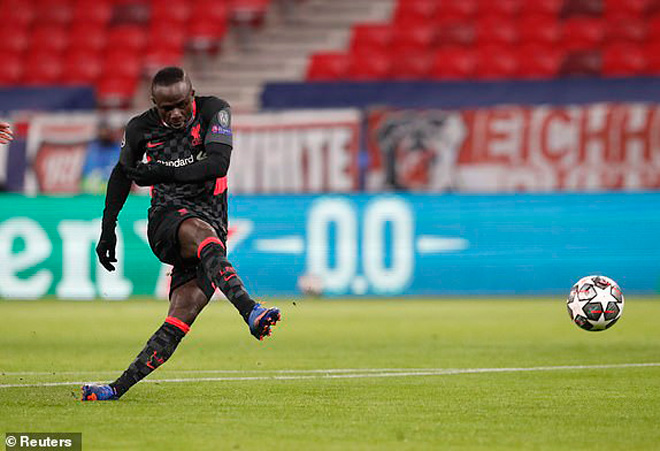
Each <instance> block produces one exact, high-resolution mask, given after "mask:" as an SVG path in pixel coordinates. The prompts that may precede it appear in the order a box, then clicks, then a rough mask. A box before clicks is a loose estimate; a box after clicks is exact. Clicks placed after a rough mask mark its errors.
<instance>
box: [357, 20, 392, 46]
mask: <svg viewBox="0 0 660 451" xmlns="http://www.w3.org/2000/svg"><path fill="white" fill-rule="evenodd" d="M393 28H394V27H393V26H392V25H390V24H382V23H360V24H356V25H353V32H352V34H351V51H352V52H363V53H368V52H384V51H386V50H387V49H388V48H389V46H390V43H391V42H392V33H393Z"/></svg>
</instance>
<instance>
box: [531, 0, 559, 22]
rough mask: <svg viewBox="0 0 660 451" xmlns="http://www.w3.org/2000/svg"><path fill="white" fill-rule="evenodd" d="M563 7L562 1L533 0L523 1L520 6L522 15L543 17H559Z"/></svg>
mask: <svg viewBox="0 0 660 451" xmlns="http://www.w3.org/2000/svg"><path fill="white" fill-rule="evenodd" d="M563 6H564V0H533V1H529V0H527V1H524V2H523V3H522V5H521V6H520V14H522V15H537V14H538V15H543V16H550V17H555V18H556V17H559V14H560V13H561V10H562V8H563Z"/></svg>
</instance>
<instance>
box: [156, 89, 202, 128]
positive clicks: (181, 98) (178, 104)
mask: <svg viewBox="0 0 660 451" xmlns="http://www.w3.org/2000/svg"><path fill="white" fill-rule="evenodd" d="M194 96H195V91H194V90H193V89H192V87H191V86H190V85H189V84H188V83H186V82H185V81H181V82H179V83H175V84H173V85H170V86H155V87H154V90H153V94H152V97H151V100H152V101H153V102H154V104H155V105H156V110H158V114H159V115H160V118H161V119H162V120H163V122H165V123H166V124H167V125H168V126H169V127H172V128H183V127H185V126H186V124H187V123H188V121H189V120H190V118H191V117H192V109H193V98H194Z"/></svg>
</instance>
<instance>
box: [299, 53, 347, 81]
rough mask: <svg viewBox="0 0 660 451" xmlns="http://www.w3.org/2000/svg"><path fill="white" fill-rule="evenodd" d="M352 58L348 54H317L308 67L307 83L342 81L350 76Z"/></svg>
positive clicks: (313, 56)
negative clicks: (349, 68) (349, 69)
mask: <svg viewBox="0 0 660 451" xmlns="http://www.w3.org/2000/svg"><path fill="white" fill-rule="evenodd" d="M349 61H350V58H349V56H348V55H347V54H346V53H340V52H323V53H315V54H314V55H312V56H311V58H310V59H309V63H308V66H307V76H306V79H307V81H330V80H342V79H345V78H346V77H347V75H348V66H349Z"/></svg>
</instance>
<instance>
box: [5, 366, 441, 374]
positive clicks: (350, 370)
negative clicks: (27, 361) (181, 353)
mask: <svg viewBox="0 0 660 451" xmlns="http://www.w3.org/2000/svg"><path fill="white" fill-rule="evenodd" d="M440 369H441V368H324V369H315V370H291V369H289V370H160V371H159V374H251V373H257V374H264V373H278V374H279V373H282V374H287V373H303V374H304V373H378V372H385V371H428V370H434V371H436V370H440ZM122 372H123V370H111V371H16V372H11V371H0V376H64V375H66V376H71V375H76V374H80V375H84V374H116V373H122Z"/></svg>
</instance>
